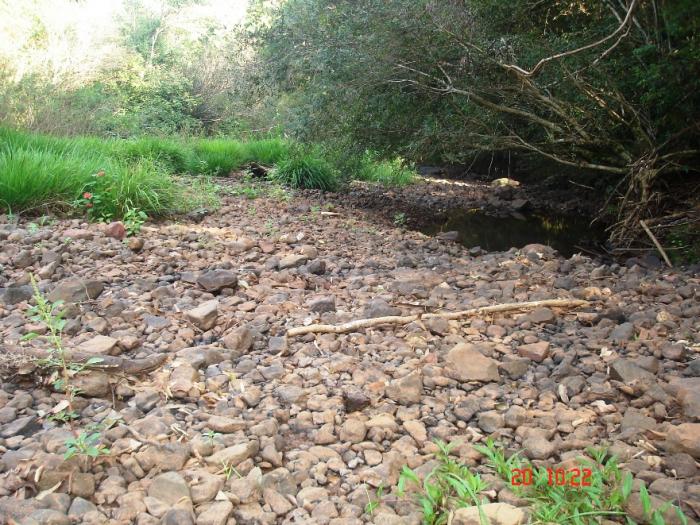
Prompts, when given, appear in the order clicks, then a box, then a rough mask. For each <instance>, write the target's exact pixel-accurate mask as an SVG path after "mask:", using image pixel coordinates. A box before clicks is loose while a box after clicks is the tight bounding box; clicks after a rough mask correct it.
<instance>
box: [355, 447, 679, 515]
mask: <svg viewBox="0 0 700 525" xmlns="http://www.w3.org/2000/svg"><path fill="white" fill-rule="evenodd" d="M436 445H437V448H438V450H437V453H436V455H435V456H436V460H437V466H435V467H434V468H433V470H432V471H431V472H430V473H429V474H427V475H426V476H425V478H424V479H421V478H420V477H419V476H418V475H417V474H416V473H415V472H414V471H413V470H411V469H410V468H408V467H407V466H404V467H403V470H402V471H401V474H400V476H399V482H398V486H397V491H396V492H397V494H398V495H399V497H406V495H407V493H408V489H410V493H408V494H409V497H410V498H411V499H412V500H413V501H414V502H415V503H417V504H418V506H419V507H420V509H421V512H422V514H423V523H424V524H426V525H444V524H447V523H449V522H450V521H451V517H452V516H453V515H454V513H455V511H456V510H457V509H460V508H463V507H473V506H476V507H477V509H478V514H479V517H480V521H481V523H482V524H487V523H488V518H487V517H486V515H485V512H484V511H483V510H482V506H483V505H484V504H486V503H488V500H487V499H486V498H485V497H484V496H482V494H483V493H484V492H485V491H486V490H487V489H488V488H489V487H488V484H487V483H486V482H485V481H484V480H483V479H482V478H481V477H480V476H479V474H478V473H474V472H472V471H471V470H470V469H469V467H467V466H466V465H463V464H461V463H459V462H458V461H457V460H456V459H454V458H453V457H451V455H450V453H451V450H452V446H451V445H447V444H445V443H443V442H442V441H436ZM475 448H476V450H477V451H478V452H480V453H481V454H483V455H484V457H485V458H486V465H487V467H488V468H490V469H491V470H493V471H494V473H495V474H496V475H498V476H499V477H500V478H501V479H502V480H503V481H505V482H506V483H507V484H508V486H509V488H510V490H511V491H512V492H513V493H514V494H515V495H516V496H517V497H519V498H521V499H524V500H525V501H527V502H528V503H529V505H530V508H529V513H530V523H533V524H535V523H559V524H574V525H592V524H597V523H601V521H602V520H615V521H619V522H622V523H626V524H627V525H635V522H634V521H633V520H632V519H631V518H630V516H629V515H628V514H627V512H626V510H625V503H626V502H627V500H628V499H629V498H630V497H631V496H632V492H633V486H634V479H633V477H632V474H631V473H629V472H627V473H623V471H622V469H621V468H620V465H619V463H618V460H617V458H616V457H615V456H610V455H608V453H607V451H606V450H605V449H596V448H589V449H587V451H586V452H587V454H588V456H589V457H588V458H581V459H580V460H579V467H580V468H573V469H569V472H572V471H574V472H575V471H579V472H581V471H584V472H586V473H587V474H586V476H587V477H588V478H589V482H590V484H585V483H578V484H575V485H572V484H567V483H566V481H565V480H566V478H564V482H563V483H562V484H557V482H554V481H553V477H552V474H553V472H554V470H555V469H550V470H549V471H548V469H546V468H540V469H538V468H536V467H533V465H532V464H530V463H529V462H528V461H526V460H524V459H523V458H521V457H520V455H519V454H513V455H511V456H509V457H506V453H505V451H504V450H503V448H502V447H500V446H498V445H496V444H495V443H494V442H493V441H492V440H491V439H488V440H487V441H486V443H485V445H477V446H476V447H475ZM557 470H562V469H557ZM524 471H528V472H529V473H531V481H530V480H528V481H529V482H528V483H527V484H525V483H518V482H517V481H516V479H515V478H514V473H523V472H524ZM516 477H518V476H517V475H516ZM557 479H558V478H557ZM634 497H638V498H639V501H640V502H641V506H642V509H643V512H644V515H645V519H644V522H645V523H650V524H651V525H664V524H665V523H666V519H673V520H675V521H678V522H680V523H683V524H685V523H688V520H687V518H686V516H685V515H684V514H683V513H682V512H681V510H680V508H678V507H677V506H675V505H673V504H672V503H671V502H666V503H664V504H662V505H660V506H658V507H656V508H654V506H653V505H652V499H651V496H650V495H649V493H648V492H647V490H646V487H644V485H641V486H640V489H639V492H638V493H636V494H635V495H634ZM378 498H381V494H379V493H378ZM379 504H380V501H379V500H373V499H371V498H370V499H369V503H368V505H367V508H366V509H365V511H366V512H367V513H368V514H372V513H373V512H374V511H375V510H376V508H377V507H378V506H379ZM670 516H671V517H670Z"/></svg>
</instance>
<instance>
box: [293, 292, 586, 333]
mask: <svg viewBox="0 0 700 525" xmlns="http://www.w3.org/2000/svg"><path fill="white" fill-rule="evenodd" d="M588 304H589V303H588V301H583V300H579V299H545V300H542V301H529V302H525V303H505V304H495V305H492V306H482V307H480V308H471V309H469V310H461V311H459V312H442V313H428V314H414V315H403V316H402V315H389V316H385V317H375V318H373V319H357V320H355V321H349V322H347V323H343V324H339V325H331V324H312V325H309V326H298V327H296V328H290V329H289V330H287V337H296V336H299V335H306V334H343V333H347V332H356V331H358V330H362V329H364V328H370V327H372V326H378V325H383V324H401V325H403V324H408V323H412V322H413V321H417V320H419V319H420V320H425V319H435V318H441V319H461V318H463V317H473V316H476V315H480V314H493V313H500V312H512V311H517V310H531V309H533V308H539V307H552V308H578V307H579V306H586V305H588Z"/></svg>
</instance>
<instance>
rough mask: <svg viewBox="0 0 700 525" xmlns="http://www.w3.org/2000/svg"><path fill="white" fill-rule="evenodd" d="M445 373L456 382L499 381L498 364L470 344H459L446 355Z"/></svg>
mask: <svg viewBox="0 0 700 525" xmlns="http://www.w3.org/2000/svg"><path fill="white" fill-rule="evenodd" d="M446 361H447V362H446V366H445V372H446V374H447V375H448V376H449V377H451V378H453V379H456V380H458V381H463V382H467V381H481V382H489V381H499V380H500V379H501V376H500V374H499V373H498V363H497V362H496V361H494V360H493V359H490V358H488V357H486V356H484V355H483V354H482V353H481V352H479V350H477V347H476V346H475V345H473V344H470V343H460V344H458V345H457V346H455V347H454V348H452V350H450V352H449V353H448V354H447V360H446Z"/></svg>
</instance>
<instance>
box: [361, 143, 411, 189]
mask: <svg viewBox="0 0 700 525" xmlns="http://www.w3.org/2000/svg"><path fill="white" fill-rule="evenodd" d="M353 175H354V178H357V179H359V180H364V181H369V182H379V183H380V184H383V185H384V186H406V185H408V184H412V183H414V182H415V180H416V171H415V169H414V168H413V167H411V166H409V165H407V164H406V162H405V161H404V160H403V159H402V158H401V157H396V158H394V159H393V160H381V159H380V158H378V155H377V154H376V153H372V152H370V151H366V152H365V153H364V155H363V156H362V157H361V160H360V166H359V169H358V171H357V173H356V174H353Z"/></svg>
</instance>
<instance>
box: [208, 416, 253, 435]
mask: <svg viewBox="0 0 700 525" xmlns="http://www.w3.org/2000/svg"><path fill="white" fill-rule="evenodd" d="M246 426H247V423H246V422H245V421H244V420H243V419H233V418H230V417H224V416H211V417H210V418H209V419H207V428H209V429H210V430H213V431H215V432H221V433H222V434H233V433H234V432H238V431H239V430H243V429H244V428H246Z"/></svg>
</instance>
